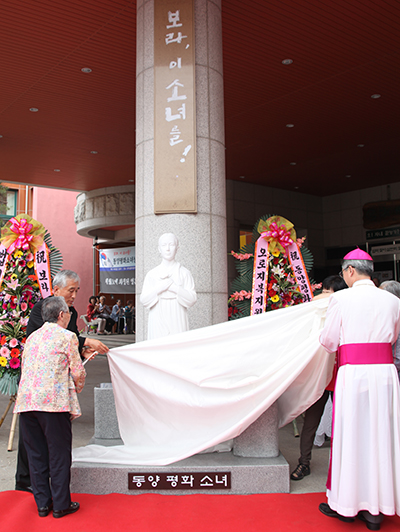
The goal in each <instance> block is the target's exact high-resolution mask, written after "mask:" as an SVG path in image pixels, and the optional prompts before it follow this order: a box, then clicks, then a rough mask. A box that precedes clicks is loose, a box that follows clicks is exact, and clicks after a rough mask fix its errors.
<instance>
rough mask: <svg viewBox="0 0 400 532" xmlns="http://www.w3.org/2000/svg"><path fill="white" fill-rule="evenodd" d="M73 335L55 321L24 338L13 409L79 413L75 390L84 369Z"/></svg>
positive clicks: (77, 387) (77, 388) (79, 386)
mask: <svg viewBox="0 0 400 532" xmlns="http://www.w3.org/2000/svg"><path fill="white" fill-rule="evenodd" d="M78 345H79V344H78V340H77V338H76V335H75V334H74V333H73V332H71V331H68V330H67V329H64V328H63V327H61V326H60V325H57V323H49V322H46V323H45V324H44V325H43V326H42V327H41V328H40V329H38V330H37V331H35V332H34V333H32V334H31V335H30V336H29V338H28V339H27V341H26V344H25V349H24V352H23V356H22V373H21V380H20V383H19V389H18V395H17V400H16V402H15V407H14V412H27V411H32V410H39V411H43V412H71V414H73V415H74V416H75V417H77V416H80V415H81V410H80V407H79V402H78V398H77V395H76V394H77V393H79V392H80V391H81V390H82V388H83V386H84V384H85V376H86V371H85V369H84V367H83V365H82V362H81V358H80V356H79V351H78Z"/></svg>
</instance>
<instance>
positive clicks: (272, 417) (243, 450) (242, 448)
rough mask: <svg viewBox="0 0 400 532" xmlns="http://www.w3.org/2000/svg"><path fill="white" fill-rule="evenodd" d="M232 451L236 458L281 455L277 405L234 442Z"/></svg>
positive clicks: (272, 406) (262, 415) (271, 407)
mask: <svg viewBox="0 0 400 532" xmlns="http://www.w3.org/2000/svg"><path fill="white" fill-rule="evenodd" d="M232 451H233V454H234V455H235V456H247V457H253V458H275V457H277V456H278V455H279V441H278V407H277V405H276V403H274V404H273V405H271V406H270V408H269V409H268V410H267V411H266V412H264V413H263V414H261V416H260V417H259V418H258V419H256V421H254V423H252V424H251V425H250V427H248V428H247V429H246V430H245V431H244V432H242V434H241V435H240V436H238V437H237V438H235V439H234V440H233V449H232Z"/></svg>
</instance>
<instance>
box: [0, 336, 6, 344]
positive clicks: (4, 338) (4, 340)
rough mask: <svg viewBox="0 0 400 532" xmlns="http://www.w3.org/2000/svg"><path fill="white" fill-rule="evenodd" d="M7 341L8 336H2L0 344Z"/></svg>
mask: <svg viewBox="0 0 400 532" xmlns="http://www.w3.org/2000/svg"><path fill="white" fill-rule="evenodd" d="M6 342H7V339H6V337H5V336H2V337H1V340H0V344H1V345H4V344H5V343H6Z"/></svg>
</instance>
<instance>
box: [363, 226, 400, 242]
mask: <svg viewBox="0 0 400 532" xmlns="http://www.w3.org/2000/svg"><path fill="white" fill-rule="evenodd" d="M399 237H400V227H394V226H393V227H386V228H385V229H376V230H374V231H367V240H379V239H380V238H387V239H391V238H394V239H396V238H399Z"/></svg>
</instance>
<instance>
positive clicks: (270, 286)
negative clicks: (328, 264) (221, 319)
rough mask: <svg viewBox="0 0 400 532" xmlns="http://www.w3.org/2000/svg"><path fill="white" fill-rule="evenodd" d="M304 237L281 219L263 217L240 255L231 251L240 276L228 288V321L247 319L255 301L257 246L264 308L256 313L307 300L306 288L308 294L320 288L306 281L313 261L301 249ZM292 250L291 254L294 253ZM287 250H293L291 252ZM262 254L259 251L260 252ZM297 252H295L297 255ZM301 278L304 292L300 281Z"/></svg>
mask: <svg viewBox="0 0 400 532" xmlns="http://www.w3.org/2000/svg"><path fill="white" fill-rule="evenodd" d="M304 240H305V237H304V238H297V237H296V232H295V230H294V227H293V224H292V223H291V222H289V221H288V220H286V219H285V218H283V217H281V216H276V215H274V216H271V215H265V216H262V217H261V218H260V219H259V220H258V222H257V223H256V224H255V226H254V228H253V238H252V242H251V243H250V244H246V245H245V246H243V247H242V248H241V249H240V251H239V253H236V252H234V251H231V253H230V254H231V255H232V256H233V257H234V258H235V259H236V269H237V271H238V273H239V276H238V277H237V278H236V279H234V281H233V282H232V285H231V289H232V291H231V296H230V297H229V300H228V316H229V319H231V320H232V319H237V318H242V317H245V316H250V314H251V313H254V312H252V307H253V303H254V300H255V291H256V290H257V284H256V282H255V280H256V278H257V276H256V269H257V266H258V265H259V263H258V262H257V260H258V259H257V257H256V259H255V254H256V255H257V250H259V243H260V242H262V243H263V245H264V250H265V249H266V250H267V251H266V252H265V255H264V256H265V259H266V260H265V261H264V263H265V268H264V273H259V274H258V276H261V275H262V277H263V282H264V284H263V287H262V290H263V296H264V302H263V309H262V310H259V309H258V311H256V312H255V313H259V312H262V311H264V312H268V311H270V310H275V309H278V308H283V307H288V306H293V305H298V304H299V303H303V302H304V301H305V300H307V299H306V293H307V289H308V290H309V292H310V293H311V297H312V293H313V292H314V291H316V290H317V289H319V288H320V285H317V284H315V283H314V282H313V281H309V280H308V275H307V274H308V273H309V272H310V271H311V269H312V267H313V264H314V258H313V256H312V253H311V251H310V250H309V249H308V248H306V247H305V246H304ZM293 249H294V251H293ZM289 250H292V251H291V253H290V252H289ZM261 251H262V249H261ZM296 251H297V253H296ZM294 254H296V255H298V256H297V258H298V262H300V263H302V267H301V266H300V269H301V268H302V270H303V271H302V272H300V273H301V274H302V275H300V276H299V275H298V272H297V270H298V269H299V267H298V266H297V268H296V267H294V264H293V260H292V258H293V256H294ZM301 277H302V278H303V279H304V286H305V288H306V289H305V290H304V289H303V286H300V285H302V282H301V281H300V278H301Z"/></svg>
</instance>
